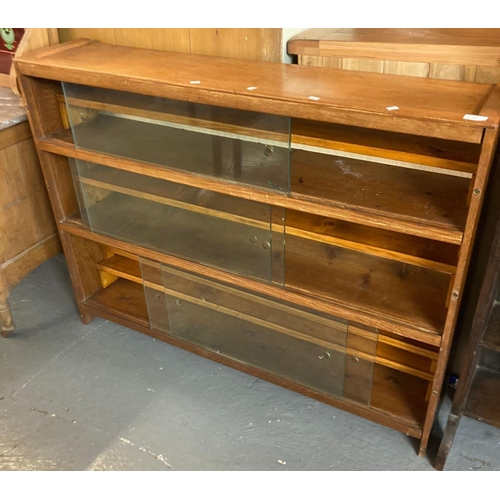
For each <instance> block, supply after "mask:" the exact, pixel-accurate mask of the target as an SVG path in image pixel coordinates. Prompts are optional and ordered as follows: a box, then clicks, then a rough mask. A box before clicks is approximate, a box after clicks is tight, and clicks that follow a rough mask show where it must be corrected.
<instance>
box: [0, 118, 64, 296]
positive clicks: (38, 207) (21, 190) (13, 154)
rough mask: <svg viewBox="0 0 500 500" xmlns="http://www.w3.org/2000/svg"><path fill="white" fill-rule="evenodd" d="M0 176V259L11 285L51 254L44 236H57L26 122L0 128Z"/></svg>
mask: <svg viewBox="0 0 500 500" xmlns="http://www.w3.org/2000/svg"><path fill="white" fill-rule="evenodd" d="M0 178H1V182H0V263H1V264H2V266H3V267H4V273H5V275H6V280H7V284H8V286H9V287H12V286H14V285H15V284H17V283H18V281H19V279H21V278H22V277H24V276H25V275H26V274H27V273H28V272H30V271H31V270H32V269H34V268H35V267H37V266H38V265H39V264H40V263H41V262H43V260H45V259H46V258H49V256H52V255H53V251H55V247H54V244H55V243H51V244H49V243H48V242H47V240H48V239H49V240H50V238H51V237H53V236H54V237H55V239H56V240H58V236H57V234H56V233H57V228H56V225H55V221H54V217H53V215H52V210H51V208H50V203H49V200H48V196H47V191H46V187H45V183H44V180H43V176H42V173H41V170H40V164H39V161H38V157H37V154H36V150H35V147H34V145H33V140H32V138H31V132H30V129H29V124H28V123H27V122H23V123H20V124H18V125H14V126H13V127H9V128H7V129H4V130H2V131H0ZM40 245H41V247H40ZM44 248H45V250H44ZM14 262H17V264H14Z"/></svg>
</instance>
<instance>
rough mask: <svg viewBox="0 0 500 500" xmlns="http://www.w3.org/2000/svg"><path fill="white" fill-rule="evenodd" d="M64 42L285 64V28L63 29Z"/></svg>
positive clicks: (61, 38) (61, 31)
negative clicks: (85, 40) (94, 42)
mask: <svg viewBox="0 0 500 500" xmlns="http://www.w3.org/2000/svg"><path fill="white" fill-rule="evenodd" d="M59 38H60V40H61V42H68V41H70V40H76V39H77V38H91V39H92V40H99V41H101V42H104V43H109V44H113V45H124V46H127V47H142V48H148V49H157V50H171V51H175V52H186V53H193V54H203V55H214V56H227V57H239V58H243V59H258V60H262V61H273V62H280V61H281V38H282V29H281V28H99V29H95V28H59Z"/></svg>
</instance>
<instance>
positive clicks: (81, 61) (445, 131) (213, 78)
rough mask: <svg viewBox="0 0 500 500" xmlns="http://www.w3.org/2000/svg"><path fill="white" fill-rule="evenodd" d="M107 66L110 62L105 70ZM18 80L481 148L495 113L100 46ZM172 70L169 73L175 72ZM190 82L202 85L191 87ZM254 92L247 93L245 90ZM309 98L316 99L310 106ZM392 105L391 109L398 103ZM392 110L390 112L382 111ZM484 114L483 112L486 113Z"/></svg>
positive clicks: (440, 93) (270, 67)
mask: <svg viewBox="0 0 500 500" xmlns="http://www.w3.org/2000/svg"><path fill="white" fill-rule="evenodd" d="M109 61H113V64H112V65H111V66H110V65H109ZM17 65H18V68H19V71H20V73H21V74H23V75H27V76H35V77H40V78H45V79H49V80H56V81H66V82H70V83H76V84H88V83H89V82H95V83H97V84H98V85H99V86H101V87H105V88H114V89H117V90H125V91H129V90H130V89H131V88H134V89H135V90H136V91H137V92H138V93H142V94H147V95H156V96H160V97H166V98H175V99H179V100H183V101H190V102H200V103H204V104H215V105H220V104H221V103H223V104H224V106H226V107H231V108H239V109H242V108H246V109H249V110H252V111H257V112H268V111H269V109H272V110H273V112H274V113H276V114H281V115H284V116H291V117H300V118H305V119H316V120H318V119H319V120H321V121H331V122H336V123H346V124H353V123H354V122H357V123H358V124H360V125H361V126H370V127H372V128H380V129H384V130H394V131H401V132H405V133H415V134H418V135H423V136H429V135H432V136H437V137H443V138H450V139H458V140H464V141H467V142H477V143H479V142H481V137H482V134H483V130H484V129H485V128H495V127H496V126H497V124H498V121H499V116H498V113H495V112H493V113H485V114H486V116H487V120H485V121H483V122H479V123H477V122H473V121H468V120H464V119H463V116H464V115H465V114H468V113H469V114H470V113H475V114H481V111H482V110H483V109H484V108H485V107H486V108H488V104H486V106H485V102H487V100H488V97H489V96H490V94H492V92H494V88H495V86H494V85H488V84H478V83H469V82H453V81H441V80H439V81H438V80H433V79H420V78H418V79H415V78H412V77H405V76H399V75H385V74H373V73H364V72H358V71H343V70H336V69H332V68H315V67H304V66H300V65H292V64H276V63H268V62H262V61H251V60H237V59H230V58H222V57H210V59H207V57H206V56H201V55H195V54H179V53H175V52H164V51H152V50H146V49H140V48H132V47H120V46H115V45H107V44H103V43H96V42H91V41H90V40H89V41H88V42H87V43H82V42H81V41H80V42H74V43H72V44H67V45H64V46H59V47H58V50H57V51H55V50H54V48H53V47H50V48H48V49H47V48H43V49H40V50H38V51H31V52H27V53H24V54H22V55H21V56H20V57H18V59H17ZM173 69H175V71H174V70H173ZM193 78H194V79H195V80H196V81H199V82H200V83H199V84H197V85H193V84H192V83H191V82H192V81H193ZM249 88H252V90H249ZM311 96H314V97H318V98H319V100H314V99H310V97H311ZM396 101H397V102H396ZM394 105H397V106H398V108H399V109H398V110H397V111H396V112H394V111H390V110H388V109H387V108H388V107H391V106H394ZM485 111H486V110H485Z"/></svg>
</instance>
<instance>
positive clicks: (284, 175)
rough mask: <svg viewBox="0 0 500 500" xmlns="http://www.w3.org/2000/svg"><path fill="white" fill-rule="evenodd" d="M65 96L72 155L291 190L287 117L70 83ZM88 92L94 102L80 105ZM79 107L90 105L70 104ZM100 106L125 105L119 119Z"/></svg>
mask: <svg viewBox="0 0 500 500" xmlns="http://www.w3.org/2000/svg"><path fill="white" fill-rule="evenodd" d="M63 89H64V93H65V97H66V103H67V106H68V117H69V122H70V124H71V129H72V133H73V138H74V143H75V145H76V147H77V148H83V149H88V150H92V151H97V152H101V153H105V154H110V155H113V156H119V157H125V158H129V159H134V160H139V161H144V162H147V163H153V164H156V165H163V166H168V167H169V168H173V169H177V170H182V171H186V172H192V173H196V174H198V175H203V176H210V177H214V178H217V179H222V180H225V181H229V182H238V183H243V184H249V185H256V186H263V187H265V188H268V189H271V190H277V191H283V192H288V191H289V184H290V172H289V168H290V119H289V118H285V117H280V116H276V115H267V114H262V113H254V112H249V111H241V110H234V109H228V108H220V107H216V106H206V105H202V104H193V103H188V102H182V101H172V100H169V99H162V98H156V97H150V96H144V95H142V96H139V95H134V94H128V93H125V92H116V91H111V90H105V89H93V88H92V87H82V86H79V85H72V84H67V83H66V84H63ZM93 91H95V94H96V96H95V97H94V99H93V100H92V99H90V100H89V99H85V97H86V96H87V95H88V94H92V93H93ZM81 96H83V99H81V98H80V97H81ZM81 100H84V101H87V104H88V105H93V106H92V107H81V106H80V105H75V104H73V103H78V104H81V102H80V101H81ZM98 100H103V101H110V102H116V101H121V102H122V103H124V102H127V101H128V100H130V105H129V106H127V107H123V106H118V111H119V113H118V114H117V113H115V112H113V111H111V110H110V109H109V108H108V109H103V108H106V106H105V105H104V106H102V105H100V106H96V105H95V101H98ZM111 107H112V108H113V109H115V111H116V106H111ZM246 130H251V133H250V134H245V133H237V132H245V131H246ZM261 136H262V137H261ZM132 137H133V140H131V139H132Z"/></svg>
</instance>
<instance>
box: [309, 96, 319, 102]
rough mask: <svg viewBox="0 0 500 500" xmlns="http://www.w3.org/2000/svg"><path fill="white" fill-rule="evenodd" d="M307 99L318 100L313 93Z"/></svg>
mask: <svg viewBox="0 0 500 500" xmlns="http://www.w3.org/2000/svg"><path fill="white" fill-rule="evenodd" d="M308 99H311V101H319V97H316V96H315V95H310V96H309V97H308Z"/></svg>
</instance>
